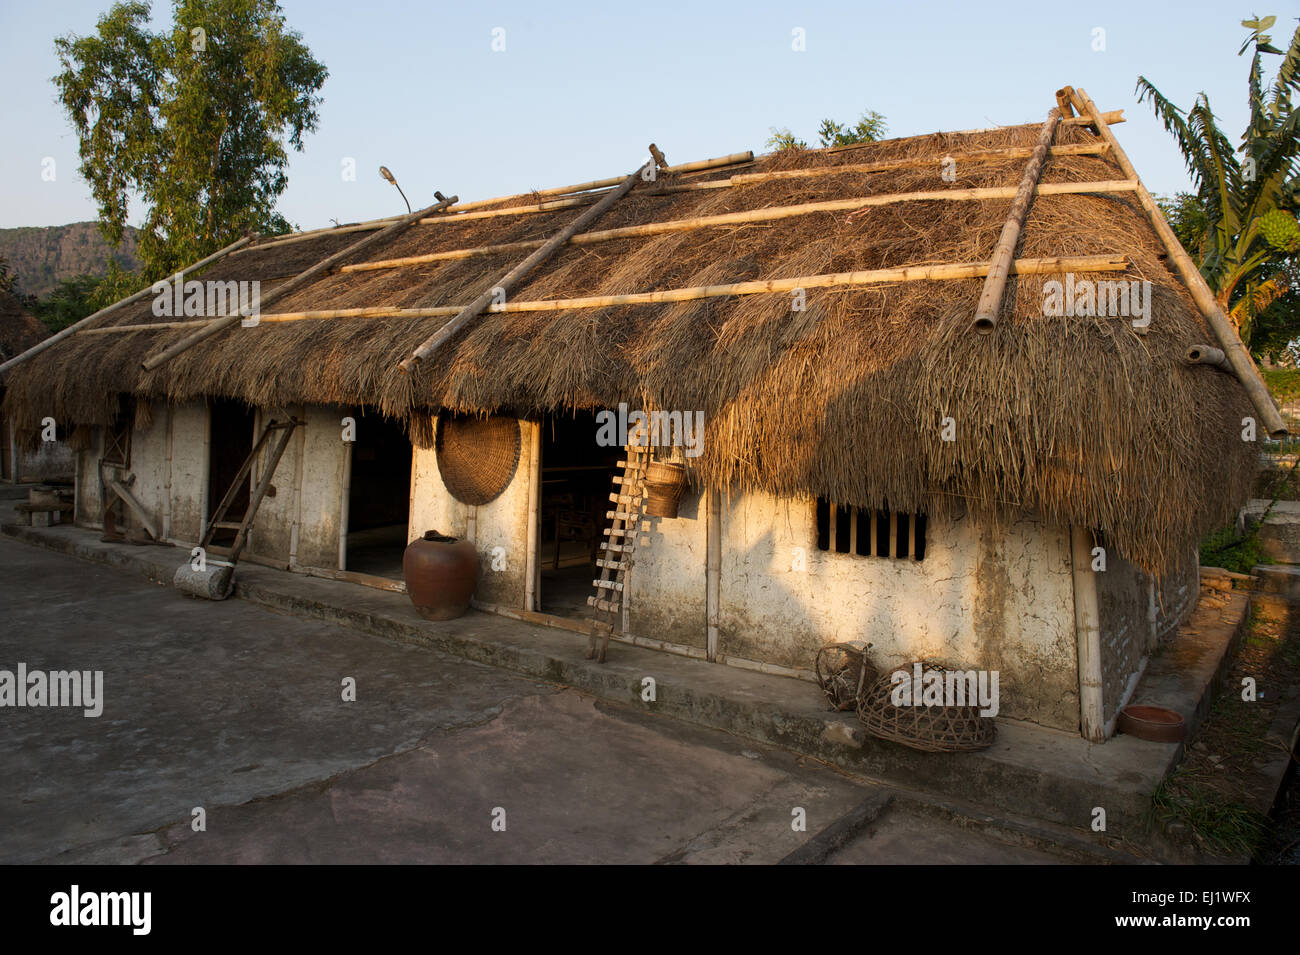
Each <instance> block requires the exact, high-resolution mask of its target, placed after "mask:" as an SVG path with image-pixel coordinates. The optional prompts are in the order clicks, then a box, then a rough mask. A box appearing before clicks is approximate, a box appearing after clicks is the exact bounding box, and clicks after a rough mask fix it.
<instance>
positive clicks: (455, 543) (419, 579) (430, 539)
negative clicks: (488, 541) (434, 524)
mask: <svg viewBox="0 0 1300 955" xmlns="http://www.w3.org/2000/svg"><path fill="white" fill-rule="evenodd" d="M402 576H403V577H404V578H405V579H406V592H407V594H408V595H409V596H410V598H411V603H413V604H415V609H416V610H417V611H418V612H419V614H420V616H422V617H424V618H426V619H428V620H451V619H452V618H453V617H459V616H460V615H461V614H463V613H464V612H465V611H466V610H468V609H469V601H470V598H471V597H473V596H474V588H475V587H476V586H477V585H478V552H477V551H476V550H475V549H474V545H473V544H471V543H470V542H469V541H467V540H460V539H459V538H456V537H446V536H444V535H442V534H439V533H438V532H437V531H429V532H427V533H426V534H425V535H424V536H423V537H421V538H419V539H418V540H413V541H411V543H410V544H409V545H407V548H406V553H405V554H403V555H402Z"/></svg>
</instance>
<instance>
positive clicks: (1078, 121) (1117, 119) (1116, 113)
mask: <svg viewBox="0 0 1300 955" xmlns="http://www.w3.org/2000/svg"><path fill="white" fill-rule="evenodd" d="M1069 88H1070V87H1068V86H1067V87H1066V89H1069ZM1098 115H1100V116H1101V118H1102V119H1103V120H1105V121H1106V125H1108V126H1116V125H1118V124H1119V123H1122V122H1124V111H1123V110H1122V109H1112V110H1110V111H1109V112H1105V113H1099V114H1098ZM1061 122H1062V123H1063V124H1064V125H1066V126H1094V125H1096V122H1097V121H1096V120H1095V119H1093V118H1092V117H1091V116H1072V117H1070V118H1069V119H1063V120H1061Z"/></svg>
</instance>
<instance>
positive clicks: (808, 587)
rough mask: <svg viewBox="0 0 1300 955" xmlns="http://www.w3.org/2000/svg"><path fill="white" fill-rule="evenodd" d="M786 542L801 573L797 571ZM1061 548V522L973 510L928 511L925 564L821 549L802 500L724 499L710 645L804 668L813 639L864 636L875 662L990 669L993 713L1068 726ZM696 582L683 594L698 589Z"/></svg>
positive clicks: (810, 507) (1066, 582) (688, 544)
mask: <svg viewBox="0 0 1300 955" xmlns="http://www.w3.org/2000/svg"><path fill="white" fill-rule="evenodd" d="M701 524H702V522H701ZM664 546H673V547H684V548H687V549H690V550H693V549H694V548H695V547H696V546H698V545H697V544H696V543H695V541H693V540H689V539H688V540H683V541H681V542H679V543H675V544H665V545H664ZM796 548H801V549H802V552H803V555H804V558H805V560H806V569H805V570H796V569H795V550H796ZM661 549H663V548H662V547H661ZM1068 556H1069V539H1068V534H1067V533H1066V532H1063V531H1061V530H1059V529H1054V528H1047V527H1044V526H1042V525H1040V524H1038V523H1036V522H1034V521H1031V520H1021V521H1018V522H1016V523H1014V524H1011V525H1010V526H1004V527H1001V528H996V527H989V526H982V527H977V526H976V524H975V522H974V521H973V520H971V519H970V518H964V519H961V520H958V521H956V522H945V521H940V520H937V519H932V520H931V521H930V523H929V528H928V531H927V546H926V556H925V560H924V561H921V562H916V561H912V560H906V559H905V560H894V559H888V558H880V557H858V556H856V555H850V554H837V553H828V552H824V551H818V550H817V548H816V523H815V519H814V504H813V502H812V501H794V500H778V499H776V498H774V497H771V496H769V495H764V494H740V495H732V496H730V497H728V498H727V499H725V500H724V504H723V514H722V574H721V620H720V640H719V642H720V652H721V653H722V654H724V655H728V654H729V655H734V656H737V657H742V658H746V659H750V660H760V661H764V662H770V663H776V664H779V665H782V666H787V667H798V668H806V669H811V668H812V667H813V664H814V659H815V656H816V653H817V650H818V649H819V648H820V647H821V646H822V645H823V644H825V643H828V642H838V641H844V640H867V641H870V642H871V643H872V644H873V647H872V650H871V651H870V656H871V658H872V660H873V662H875V663H876V665H877V666H879V667H881V668H882V669H887V670H888V669H893V668H894V667H896V666H900V665H903V664H906V663H908V662H911V661H913V660H917V659H923V658H929V659H935V660H938V661H942V662H945V663H947V664H949V665H952V666H957V667H961V668H963V669H966V668H977V669H997V670H998V671H999V673H1000V691H1001V714H1002V715H1004V716H1009V717H1014V718H1020V719H1027V720H1033V721H1036V722H1040V723H1044V724H1046V725H1051V726H1057V727H1060V728H1062V729H1066V730H1074V729H1076V728H1077V725H1078V718H1079V717H1078V713H1079V708H1078V677H1077V673H1078V670H1077V654H1076V650H1075V637H1074V596H1073V587H1072V583H1071V577H1070V567H1069V562H1068ZM692 559H694V558H692ZM701 563H702V562H701ZM701 578H702V574H700V575H699V576H698V577H696V578H695V580H697V581H699V583H698V584H697V583H691V584H690V585H689V592H690V593H692V594H693V593H694V592H695V591H696V590H697V589H699V590H701V591H702V588H703V583H702V580H701ZM682 586H687V585H685V584H683V585H682ZM670 599H671V598H670ZM647 635H648V634H647Z"/></svg>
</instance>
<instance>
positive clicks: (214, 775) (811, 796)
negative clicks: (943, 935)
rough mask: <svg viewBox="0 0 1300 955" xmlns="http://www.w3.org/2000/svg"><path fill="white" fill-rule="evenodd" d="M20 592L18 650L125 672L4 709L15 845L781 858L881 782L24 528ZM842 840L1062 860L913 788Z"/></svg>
mask: <svg viewBox="0 0 1300 955" xmlns="http://www.w3.org/2000/svg"><path fill="white" fill-rule="evenodd" d="M0 607H3V608H4V609H3V610H2V611H0V620H2V621H3V625H0V670H11V671H13V670H16V668H17V664H18V663H19V662H20V661H21V662H23V663H25V664H26V665H27V667H28V669H29V670H36V669H41V670H61V669H78V670H102V671H103V673H104V698H105V701H104V708H103V714H102V715H101V716H100V717H98V718H87V717H85V716H83V715H82V711H81V710H80V709H70V708H69V709H65V708H43V709H32V708H11V707H3V708H0V752H3V753H4V754H5V766H4V769H5V771H4V772H3V773H2V774H0V862H7V863H11V862H33V861H61V862H149V863H187V862H330V863H335V862H536V863H544V862H632V863H651V862H726V863H731V862H775V861H778V860H779V859H781V858H782V857H784V856H785V855H786V854H787V853H789V852H791V851H792V850H794V849H796V848H798V847H799V846H800V845H801V844H802V843H803V842H804V841H805V840H806V839H808V838H809V837H810V836H812V835H813V834H814V833H817V832H818V831H819V830H821V829H822V828H824V827H825V826H827V825H830V824H831V823H833V822H834V821H835V820H836V819H838V818H840V817H841V816H843V815H844V814H845V813H847V812H849V811H850V810H851V809H853V808H854V807H855V806H857V805H859V804H860V803H862V802H863V800H864V799H866V798H868V797H871V796H873V795H875V792H874V791H873V790H872V789H871V788H870V787H866V786H864V785H862V784H861V783H859V782H857V781H855V780H852V779H850V778H848V777H846V776H844V775H842V774H840V773H838V772H835V771H832V770H830V769H828V768H826V767H824V766H822V765H821V764H818V763H816V762H813V761H811V760H806V759H804V758H799V757H795V756H794V755H792V754H790V753H787V752H785V751H783V750H778V749H774V748H766V747H757V746H756V745H755V744H753V743H749V742H746V741H743V740H740V739H737V738H735V737H732V736H730V735H728V734H726V733H721V732H717V731H713V730H708V729H703V728H700V727H696V726H692V725H689V724H685V723H682V722H679V721H676V720H672V719H668V718H664V717H660V716H656V715H655V714H654V713H653V711H652V709H651V707H650V706H646V707H643V708H635V707H630V706H614V705H609V704H605V703H599V702H597V701H595V700H594V699H593V698H592V697H589V696H587V695H585V694H582V693H579V692H578V691H575V690H572V689H566V688H564V687H559V686H555V685H552V684H546V683H538V682H536V681H534V680H531V679H528V678H526V677H523V676H519V675H516V674H512V673H510V672H508V671H504V670H499V669H494V668H490V667H484V666H480V665H477V664H473V663H469V662H465V661H463V660H459V659H453V658H450V657H447V656H444V655H442V654H439V653H437V652H435V651H431V650H428V649H422V648H413V647H409V646H404V645H400V644H397V643H391V642H388V641H385V640H381V639H378V638H375V637H371V636H366V635H362V634H359V633H356V632H354V631H351V630H347V629H344V628H341V627H336V626H331V625H328V624H323V623H320V622H316V621H310V620H303V619H299V618H296V617H292V616H286V615H281V614H277V613H274V612H271V611H268V610H265V609H263V608H260V607H257V606H254V605H252V604H249V603H246V602H244V601H237V600H231V601H226V602H224V603H219V604H214V603H205V602H199V601H195V600H190V599H187V598H183V597H181V596H179V595H177V594H176V593H175V592H174V591H172V590H171V589H170V588H167V587H160V586H156V585H151V584H148V583H143V582H141V581H140V580H139V579H138V578H134V577H130V576H128V575H126V574H124V573H122V572H120V571H117V570H114V569H111V568H107V567H102V566H98V565H95V564H89V563H85V562H82V561H80V560H77V559H75V558H71V557H66V556H63V555H59V554H54V553H51V552H48V551H45V550H42V549H38V548H33V547H28V546H26V545H23V544H19V543H16V542H14V541H10V540H5V539H0ZM349 677H350V678H352V679H354V680H355V681H356V701H355V702H345V701H344V700H343V699H342V685H343V681H344V679H345V678H349ZM196 807H202V808H203V810H204V813H205V817H206V830H205V831H201V832H198V831H194V828H193V826H192V825H191V820H192V818H193V810H194V809H195V808H196ZM795 809H802V810H803V811H804V813H805V815H806V818H807V831H806V832H796V831H794V830H793V829H792V826H791V820H792V818H793V815H792V814H793V812H794V810H795ZM494 820H495V821H496V822H497V825H498V827H499V826H500V824H501V822H502V820H503V821H504V831H500V830H499V829H496V828H494V825H493V824H494ZM829 861H831V862H837V863H862V862H899V863H912V862H942V863H950V862H999V863H1012V862H1051V861H1057V860H1056V859H1055V858H1054V857H1052V856H1048V855H1046V854H1044V853H1042V852H1040V851H1037V850H1033V849H1027V848H1023V847H1011V846H1007V845H1004V844H1002V843H1000V842H997V841H996V840H994V839H993V838H991V837H990V836H988V835H985V834H982V833H980V832H972V831H970V830H967V829H963V828H961V827H958V826H956V825H955V824H952V823H950V822H946V821H941V820H937V819H934V818H930V817H926V816H920V815H915V814H912V813H909V812H907V811H906V810H897V809H890V810H888V811H886V813H884V814H883V815H882V816H881V817H880V819H879V820H878V821H877V822H876V823H874V824H873V826H872V827H871V828H870V829H869V830H867V831H866V832H865V833H864V834H862V835H861V836H859V837H858V838H857V839H855V840H854V841H853V842H851V843H850V844H849V845H847V846H845V847H844V848H843V849H841V850H839V851H838V852H836V853H834V854H832V855H831V856H830V859H829Z"/></svg>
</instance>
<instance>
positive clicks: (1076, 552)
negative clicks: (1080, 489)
mask: <svg viewBox="0 0 1300 955" xmlns="http://www.w3.org/2000/svg"><path fill="white" fill-rule="evenodd" d="M1092 547H1093V538H1092V532H1091V531H1089V530H1088V529H1086V528H1083V527H1076V526H1071V527H1070V576H1071V580H1072V582H1073V584H1074V639H1075V643H1076V645H1077V648H1078V659H1079V728H1080V732H1081V733H1082V735H1083V737H1084V739H1086V740H1088V741H1089V742H1093V743H1104V742H1105V741H1106V723H1105V719H1104V718H1103V712H1104V711H1103V709H1102V677H1101V610H1100V605H1099V603H1098V600H1097V578H1096V575H1095V574H1093V572H1092Z"/></svg>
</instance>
